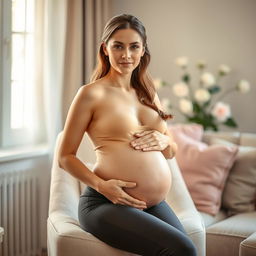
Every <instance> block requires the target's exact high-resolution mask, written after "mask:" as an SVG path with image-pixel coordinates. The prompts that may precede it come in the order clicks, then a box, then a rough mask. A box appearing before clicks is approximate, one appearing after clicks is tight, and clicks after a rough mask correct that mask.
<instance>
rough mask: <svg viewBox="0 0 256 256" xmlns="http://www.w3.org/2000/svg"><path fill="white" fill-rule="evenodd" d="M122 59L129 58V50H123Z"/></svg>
mask: <svg viewBox="0 0 256 256" xmlns="http://www.w3.org/2000/svg"><path fill="white" fill-rule="evenodd" d="M122 57H123V58H125V57H126V58H130V57H131V52H130V50H129V49H124V52H123V54H122Z"/></svg>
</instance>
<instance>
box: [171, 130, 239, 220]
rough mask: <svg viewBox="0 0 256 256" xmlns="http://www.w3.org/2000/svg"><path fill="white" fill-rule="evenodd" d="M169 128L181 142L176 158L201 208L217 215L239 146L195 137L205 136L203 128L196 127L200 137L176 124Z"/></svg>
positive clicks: (192, 194) (189, 188) (197, 205)
mask: <svg viewBox="0 0 256 256" xmlns="http://www.w3.org/2000/svg"><path fill="white" fill-rule="evenodd" d="M169 129H170V131H171V133H172V134H173V137H174V140H175V141H176V143H177V144H178V151H177V153H176V160H177V162H178V165H179V167H180V170H181V173H182V176H183V178H184V180H185V183H186V185H187V187H188V190H189V192H190V194H191V197H192V199H193V201H194V203H195V205H196V207H197V209H198V211H202V212H206V213H208V214H211V215H213V216H214V215H216V214H217V213H218V211H219V209H220V206H221V196H222V191H223V189H224V185H225V181H226V179H227V176H228V173H229V171H230V169H231V167H232V165H233V163H234V161H235V158H236V155H237V153H238V146H223V145H212V146H208V145H207V144H205V143H203V142H201V141H200V140H196V139H195V137H196V138H197V139H198V138H202V137H200V136H199V131H200V127H196V130H197V132H198V134H197V136H191V137H190V136H188V135H187V134H188V133H184V132H183V131H182V129H177V128H175V127H173V126H169ZM194 129H195V126H194ZM187 130H188V129H187ZM202 133H203V131H202Z"/></svg>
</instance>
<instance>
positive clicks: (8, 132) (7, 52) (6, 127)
mask: <svg viewBox="0 0 256 256" xmlns="http://www.w3.org/2000/svg"><path fill="white" fill-rule="evenodd" d="M24 1H26V0H24ZM0 21H1V22H0V24H1V26H0V38H1V40H0V60H1V61H0V103H1V104H0V119H1V123H0V148H6V147H7V148H8V147H14V146H24V145H27V144H31V143H33V142H34V138H33V136H30V134H29V131H28V130H27V129H25V128H21V129H11V103H12V102H11V68H12V34H13V31H12V1H10V0H3V1H1V3H0Z"/></svg>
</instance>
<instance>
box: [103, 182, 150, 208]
mask: <svg viewBox="0 0 256 256" xmlns="http://www.w3.org/2000/svg"><path fill="white" fill-rule="evenodd" d="M135 186H136V183H135V182H129V181H122V180H116V179H110V180H107V181H104V182H103V183H101V184H100V186H99V193H101V194H103V195H104V196H105V197H106V198H108V199H109V200H110V201H111V202H113V204H122V205H128V206H132V207H135V208H138V209H140V210H143V209H145V208H147V205H146V203H145V202H144V201H140V200H138V199H136V198H134V197H131V196H130V195H129V194H127V193H126V192H125V191H124V190H123V189H122V187H126V188H133V187H135Z"/></svg>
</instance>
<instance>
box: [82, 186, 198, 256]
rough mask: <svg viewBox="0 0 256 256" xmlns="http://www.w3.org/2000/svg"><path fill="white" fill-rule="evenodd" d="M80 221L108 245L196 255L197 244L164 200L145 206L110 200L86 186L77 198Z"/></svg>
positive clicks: (163, 254)
mask: <svg viewBox="0 0 256 256" xmlns="http://www.w3.org/2000/svg"><path fill="white" fill-rule="evenodd" d="M78 212H79V214H78V216H79V222H80V225H81V227H82V229H84V230H85V231H87V232H89V233H91V234H93V235H94V236H95V237H97V238H99V239H100V240H101V241H103V242H105V243H107V244H108V245H110V246H112V247H115V248H119V249H121V250H125V251H128V252H131V253H135V254H139V255H143V256H144V255H145V256H151V255H152V256H153V255H154V256H155V255H161V256H171V255H172V256H195V255H197V253H196V248H195V246H194V244H193V242H192V241H191V239H190V238H189V236H188V235H187V234H186V231H185V230H184V228H183V226H182V224H181V223H180V221H179V219H178V218H177V216H176V215H175V213H174V212H173V211H172V209H171V208H170V207H169V205H168V204H167V203H166V201H165V200H163V201H161V202H160V203H159V204H157V205H154V206H152V207H150V208H147V209H145V210H143V211H142V210H139V209H137V208H134V207H131V206H127V205H120V204H113V203H112V202H111V201H110V200H108V199H107V198H106V197H105V196H104V195H102V194H100V193H99V192H97V191H96V190H94V189H93V188H91V187H89V186H87V187H86V189H85V191H84V193H83V194H82V195H81V197H80V200H79V209H78Z"/></svg>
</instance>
